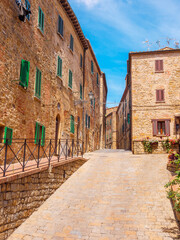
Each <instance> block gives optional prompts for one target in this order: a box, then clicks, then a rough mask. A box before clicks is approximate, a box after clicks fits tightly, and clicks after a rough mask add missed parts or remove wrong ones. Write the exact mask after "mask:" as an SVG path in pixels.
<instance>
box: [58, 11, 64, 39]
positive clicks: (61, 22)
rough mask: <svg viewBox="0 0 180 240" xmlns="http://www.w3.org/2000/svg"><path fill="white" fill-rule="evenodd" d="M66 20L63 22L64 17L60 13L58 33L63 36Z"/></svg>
mask: <svg viewBox="0 0 180 240" xmlns="http://www.w3.org/2000/svg"><path fill="white" fill-rule="evenodd" d="M63 28H64V22H63V19H62V18H61V16H60V15H59V18H58V33H60V34H61V36H63V34H64V29H63Z"/></svg>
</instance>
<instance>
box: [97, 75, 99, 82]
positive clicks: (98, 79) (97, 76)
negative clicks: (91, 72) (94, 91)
mask: <svg viewBox="0 0 180 240" xmlns="http://www.w3.org/2000/svg"><path fill="white" fill-rule="evenodd" d="M97 85H99V74H98V73H97Z"/></svg>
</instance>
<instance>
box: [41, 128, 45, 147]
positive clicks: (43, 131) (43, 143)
mask: <svg viewBox="0 0 180 240" xmlns="http://www.w3.org/2000/svg"><path fill="white" fill-rule="evenodd" d="M45 130H46V128H45V127H44V126H42V136H41V146H43V147H44V145H45Z"/></svg>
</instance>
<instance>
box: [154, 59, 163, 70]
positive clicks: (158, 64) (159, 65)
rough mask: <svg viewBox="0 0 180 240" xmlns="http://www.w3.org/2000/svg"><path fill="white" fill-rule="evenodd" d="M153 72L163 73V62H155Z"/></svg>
mask: <svg viewBox="0 0 180 240" xmlns="http://www.w3.org/2000/svg"><path fill="white" fill-rule="evenodd" d="M155 72H163V60H155Z"/></svg>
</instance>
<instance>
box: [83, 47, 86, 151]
mask: <svg viewBox="0 0 180 240" xmlns="http://www.w3.org/2000/svg"><path fill="white" fill-rule="evenodd" d="M86 50H87V49H86V48H84V52H83V94H82V95H83V96H82V98H83V101H82V102H83V112H82V146H83V152H85V151H84V149H85V144H84V139H85V124H84V122H85V118H84V117H85V116H84V113H85V108H84V104H85V99H84V97H85V94H84V91H85V81H86V79H85V78H86V72H85V71H86V70H85V69H86Z"/></svg>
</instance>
